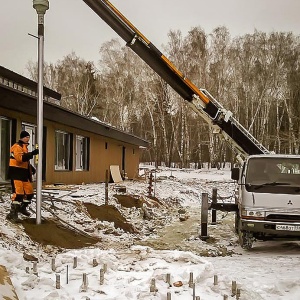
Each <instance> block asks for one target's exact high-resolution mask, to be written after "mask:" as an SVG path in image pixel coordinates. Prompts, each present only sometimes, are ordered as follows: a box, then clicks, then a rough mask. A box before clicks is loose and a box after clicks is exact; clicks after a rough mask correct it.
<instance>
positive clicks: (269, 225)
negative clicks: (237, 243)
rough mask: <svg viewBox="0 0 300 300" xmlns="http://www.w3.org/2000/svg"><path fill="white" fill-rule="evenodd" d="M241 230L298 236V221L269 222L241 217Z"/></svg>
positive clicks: (281, 235)
mask: <svg viewBox="0 0 300 300" xmlns="http://www.w3.org/2000/svg"><path fill="white" fill-rule="evenodd" d="M241 230H242V231H249V232H253V233H261V234H263V235H265V236H266V235H270V236H274V237H275V236H277V237H286V236H291V237H293V236H294V237H300V222H297V223H296V222H269V221H264V220H248V219H247V220H246V219H241Z"/></svg>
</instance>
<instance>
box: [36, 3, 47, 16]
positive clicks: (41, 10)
mask: <svg viewBox="0 0 300 300" xmlns="http://www.w3.org/2000/svg"><path fill="white" fill-rule="evenodd" d="M33 8H34V9H35V10H36V12H37V14H38V15H44V14H45V13H46V10H47V9H49V1H48V0H33Z"/></svg>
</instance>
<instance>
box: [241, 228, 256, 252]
mask: <svg viewBox="0 0 300 300" xmlns="http://www.w3.org/2000/svg"><path fill="white" fill-rule="evenodd" d="M239 242H240V245H241V247H242V248H243V249H245V250H250V249H251V248H252V246H253V242H254V237H253V234H252V233H251V232H249V231H240V232H239Z"/></svg>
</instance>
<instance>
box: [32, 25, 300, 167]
mask: <svg viewBox="0 0 300 300" xmlns="http://www.w3.org/2000/svg"><path fill="white" fill-rule="evenodd" d="M163 52H164V54H165V56H167V57H168V58H169V59H170V60H171V61H172V62H173V63H174V65H175V66H176V67H177V68H178V69H179V70H180V71H181V72H182V73H183V74H185V76H186V77H187V78H189V79H190V80H191V81H192V82H193V83H194V84H195V85H196V86H197V87H198V88H205V89H206V90H208V91H209V92H210V94H212V95H213V97H214V98H215V99H217V100H218V101H219V102H220V103H221V104H222V106H224V107H225V108H226V109H228V110H230V111H231V112H232V113H233V116H234V117H235V119H237V120H238V121H239V122H240V123H241V124H242V125H243V126H244V127H245V128H246V129H247V130H249V132H250V133H251V134H252V135H253V136H254V137H255V138H256V139H257V140H258V141H260V142H261V143H262V144H263V145H264V146H265V147H266V148H268V149H269V150H270V151H274V152H276V153H287V154H299V147H300V118H299V114H300V104H299V101H300V43H299V36H295V35H293V34H292V33H291V32H272V33H264V32H260V31H254V33H253V34H246V35H243V36H239V37H235V38H231V36H230V33H229V31H228V29H227V28H226V27H217V28H215V29H214V30H213V31H212V32H211V33H210V34H207V33H205V31H204V30H203V29H202V28H200V27H195V28H192V29H191V30H190V31H189V32H188V33H187V35H186V36H183V35H182V33H181V31H180V30H171V31H169V34H168V42H167V44H166V45H163ZM27 69H28V71H29V73H30V74H31V77H32V79H34V80H37V67H36V65H35V64H33V63H28V66H27ZM44 72H45V77H44V78H45V79H44V80H45V83H46V85H47V86H48V87H50V88H52V89H54V90H56V91H58V92H59V93H61V94H62V99H61V104H60V105H61V106H63V107H65V108H68V109H70V110H73V111H76V112H79V113H80V114H82V115H84V116H88V117H96V118H98V119H99V120H101V121H103V122H106V123H108V124H110V125H112V126H115V127H117V128H119V129H121V130H124V131H126V132H129V133H131V134H134V135H137V136H139V137H142V138H144V139H146V140H148V141H149V142H150V147H149V148H148V149H146V150H145V151H144V152H143V155H142V161H151V162H155V163H156V164H157V165H160V164H161V163H164V164H165V165H167V166H170V165H171V163H172V162H176V163H178V164H179V165H180V166H182V167H188V166H189V165H190V164H191V163H195V164H196V165H197V166H198V167H201V166H202V164H203V163H204V162H209V163H210V164H211V165H212V166H216V165H217V164H219V163H220V162H225V161H233V152H232V149H231V147H230V145H228V144H225V142H224V140H223V139H222V138H221V137H220V136H219V135H217V134H215V133H214V131H213V129H212V128H211V127H210V126H209V124H207V123H206V122H205V121H204V120H203V119H202V118H201V117H199V116H198V115H196V114H195V113H194V112H193V111H192V110H191V109H190V107H189V106H188V105H187V103H186V102H185V101H184V100H183V99H182V98H181V97H180V96H179V95H178V94H177V93H176V92H175V91H174V90H173V89H172V88H170V86H168V85H167V84H166V83H165V82H164V80H162V79H161V78H160V77H159V76H158V75H157V74H156V73H154V72H153V71H152V69H150V68H149V67H148V66H147V65H146V63H144V62H143V61H142V60H141V59H140V58H139V57H138V56H137V55H136V54H135V53H134V52H133V51H132V50H131V49H129V48H127V47H126V46H124V45H122V44H121V42H120V40H118V39H112V40H110V41H107V42H105V43H104V44H102V45H101V47H100V49H99V61H97V62H90V61H86V60H84V59H82V58H80V57H78V56H77V55H76V54H75V53H74V52H73V53H70V54H69V55H67V56H65V57H64V58H63V59H62V60H59V61H57V62H56V63H49V64H48V63H45V70H44Z"/></svg>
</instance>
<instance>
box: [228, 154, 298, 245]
mask: <svg viewBox="0 0 300 300" xmlns="http://www.w3.org/2000/svg"><path fill="white" fill-rule="evenodd" d="M232 179H234V180H237V181H238V187H239V188H238V192H237V199H236V202H237V204H238V213H237V222H236V226H237V232H238V234H239V240H240V244H241V246H242V247H243V248H245V249H250V248H251V247H252V244H253V241H254V240H255V239H257V240H268V239H275V238H297V239H299V238H300V156H299V155H283V154H264V155H250V156H248V158H247V159H246V160H245V162H244V164H243V166H242V168H240V169H238V168H234V169H233V170H232Z"/></svg>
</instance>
